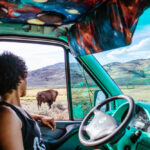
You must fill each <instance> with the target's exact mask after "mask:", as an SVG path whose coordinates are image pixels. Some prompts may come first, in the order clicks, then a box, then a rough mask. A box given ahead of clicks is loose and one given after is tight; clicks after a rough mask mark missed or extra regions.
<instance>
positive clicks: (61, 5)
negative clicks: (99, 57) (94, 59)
mask: <svg viewBox="0 0 150 150" xmlns="http://www.w3.org/2000/svg"><path fill="white" fill-rule="evenodd" d="M148 7H150V0H0V35H3V34H13V35H14V34H17V35H28V36H31V35H32V36H43V37H44V36H45V37H53V38H60V37H62V36H63V37H66V38H67V39H68V43H69V46H70V48H71V51H72V53H73V54H74V56H76V57H78V56H83V55H87V54H92V53H96V52H102V51H105V50H110V49H114V48H119V47H122V46H126V45H129V44H130V43H131V41H132V37H133V34H134V31H135V28H136V25H137V22H138V18H139V16H140V15H141V14H142V13H143V11H144V10H145V9H146V8H148ZM48 26H50V27H48ZM71 26H72V27H71ZM70 27H71V28H70ZM14 29H15V30H14ZM66 38H65V39H66Z"/></svg>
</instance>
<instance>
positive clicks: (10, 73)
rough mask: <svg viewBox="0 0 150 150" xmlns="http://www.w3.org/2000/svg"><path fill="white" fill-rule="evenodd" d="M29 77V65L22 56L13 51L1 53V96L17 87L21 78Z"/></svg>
mask: <svg viewBox="0 0 150 150" xmlns="http://www.w3.org/2000/svg"><path fill="white" fill-rule="evenodd" d="M26 77H27V67H26V65H25V62H24V60H23V59H21V58H20V57H18V56H16V55H14V54H12V53H11V52H4V53H3V54H0V96H3V95H5V94H6V93H9V92H11V91H12V90H13V89H17V86H18V83H19V81H20V79H25V78H26Z"/></svg>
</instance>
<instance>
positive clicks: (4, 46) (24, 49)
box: [0, 42, 64, 70]
mask: <svg viewBox="0 0 150 150" xmlns="http://www.w3.org/2000/svg"><path fill="white" fill-rule="evenodd" d="M0 44H1V46H0V53H2V52H4V51H10V52H12V53H14V54H16V55H18V56H20V57H22V58H23V59H24V60H25V62H26V64H27V67H28V70H35V69H38V68H42V67H45V66H48V65H52V64H55V63H58V62H64V52H63V48H62V47H58V46H51V45H42V44H29V43H15V42H0Z"/></svg>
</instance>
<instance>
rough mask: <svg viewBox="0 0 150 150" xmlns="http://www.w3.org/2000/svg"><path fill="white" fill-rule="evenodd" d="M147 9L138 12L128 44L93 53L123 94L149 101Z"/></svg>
mask: <svg viewBox="0 0 150 150" xmlns="http://www.w3.org/2000/svg"><path fill="white" fill-rule="evenodd" d="M149 14H150V9H148V10H147V11H145V12H144V14H143V15H142V16H141V18H140V20H139V23H138V25H137V29H136V31H135V33H134V37H133V41H132V44H131V45H130V46H127V47H123V48H119V49H114V50H111V51H105V52H102V53H98V54H94V56H95V57H96V58H97V60H98V61H99V62H100V64H101V65H102V66H103V67H104V69H105V70H106V71H107V72H108V74H109V75H110V76H111V77H112V79H113V80H114V81H115V82H116V84H117V85H118V86H119V87H120V89H121V90H122V91H123V93H124V94H127V95H130V96H132V97H133V98H134V99H135V100H138V101H145V102H150V99H149V97H150V92H149V90H150V36H149V35H150V21H149V20H150V15H149Z"/></svg>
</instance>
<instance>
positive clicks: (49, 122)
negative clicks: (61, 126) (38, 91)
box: [30, 114, 56, 130]
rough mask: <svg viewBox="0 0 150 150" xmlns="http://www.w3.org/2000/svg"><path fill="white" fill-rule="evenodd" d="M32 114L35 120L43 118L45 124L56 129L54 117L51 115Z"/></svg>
mask: <svg viewBox="0 0 150 150" xmlns="http://www.w3.org/2000/svg"><path fill="white" fill-rule="evenodd" d="M30 115H31V117H32V118H33V119H35V120H41V122H42V123H43V124H44V125H45V126H48V127H49V128H50V129H51V130H55V129H56V124H55V122H54V118H52V117H49V116H43V115H35V114H30Z"/></svg>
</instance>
